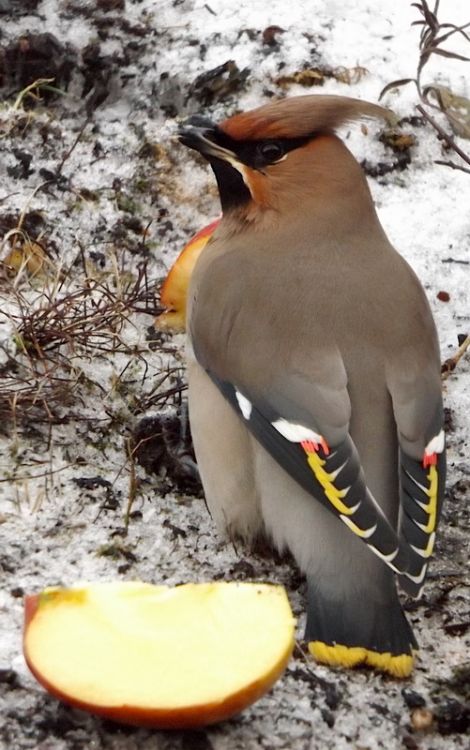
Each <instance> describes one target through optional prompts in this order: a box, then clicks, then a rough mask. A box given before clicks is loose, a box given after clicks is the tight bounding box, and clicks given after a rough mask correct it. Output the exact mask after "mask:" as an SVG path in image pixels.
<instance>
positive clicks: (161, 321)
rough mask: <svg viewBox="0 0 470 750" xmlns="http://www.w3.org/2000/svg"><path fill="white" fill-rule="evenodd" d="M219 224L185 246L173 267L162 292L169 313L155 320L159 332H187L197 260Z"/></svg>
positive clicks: (218, 220)
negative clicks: (189, 304) (188, 310)
mask: <svg viewBox="0 0 470 750" xmlns="http://www.w3.org/2000/svg"><path fill="white" fill-rule="evenodd" d="M219 222H220V219H215V221H213V222H211V223H210V224H209V225H208V226H207V227H204V229H201V231H200V232H198V233H197V234H195V235H194V237H192V238H191V239H190V240H189V242H188V243H187V244H186V245H185V246H184V248H183V250H182V251H181V253H180V254H179V256H178V258H177V259H176V261H175V263H174V264H173V266H172V267H171V269H170V271H169V273H168V276H167V277H166V279H165V281H164V283H163V286H162V288H161V292H160V302H161V303H162V305H163V307H165V308H166V310H167V312H164V313H162V314H161V315H159V316H158V318H157V319H156V320H155V327H156V328H157V329H158V330H159V331H174V332H181V331H184V330H185V325H186V300H187V295H188V285H189V280H190V278H191V274H192V272H193V268H194V266H195V265H196V261H197V259H198V258H199V256H200V254H201V252H202V251H203V250H204V248H205V246H206V245H207V243H208V241H209V240H210V238H211V237H212V235H213V233H214V231H215V229H216V227H217V226H218V224H219Z"/></svg>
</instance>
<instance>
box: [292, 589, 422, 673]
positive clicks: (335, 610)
mask: <svg viewBox="0 0 470 750" xmlns="http://www.w3.org/2000/svg"><path fill="white" fill-rule="evenodd" d="M389 585H390V588H389V590H388V591H382V592H380V596H379V597H374V596H372V594H371V592H370V591H367V590H363V591H362V592H356V594H355V595H354V596H352V595H348V596H347V597H344V598H343V599H342V600H341V601H340V600H338V599H332V598H328V596H327V594H326V593H325V591H324V590H320V589H319V588H318V586H317V585H316V581H314V580H310V579H309V581H308V608H307V627H306V633H305V638H306V639H307V640H308V642H309V644H308V647H309V651H310V653H311V654H312V655H313V656H314V658H315V659H316V660H317V661H319V662H321V663H323V664H328V665H330V666H341V667H356V666H370V667H374V668H375V669H378V670H380V671H382V672H388V673H389V674H391V675H393V676H394V677H407V676H408V675H409V674H410V672H411V670H412V669H413V661H414V656H413V654H414V651H416V650H417V649H418V644H417V642H416V639H415V637H414V635H413V631H412V629H411V627H410V625H409V623H408V621H407V619H406V617H405V614H404V612H403V610H402V608H401V605H400V602H399V600H398V595H397V592H396V589H395V583H394V581H393V578H392V580H391V581H390V584H389ZM392 586H393V588H392ZM328 593H329V592H328Z"/></svg>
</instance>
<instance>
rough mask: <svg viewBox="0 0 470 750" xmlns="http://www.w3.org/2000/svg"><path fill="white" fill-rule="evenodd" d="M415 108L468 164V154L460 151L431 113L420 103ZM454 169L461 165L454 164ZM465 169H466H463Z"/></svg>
mask: <svg viewBox="0 0 470 750" xmlns="http://www.w3.org/2000/svg"><path fill="white" fill-rule="evenodd" d="M416 109H417V110H418V112H420V113H421V114H422V115H423V117H424V118H425V120H427V121H428V122H429V124H430V125H432V126H433V128H434V130H435V131H436V132H437V133H438V134H439V136H440V138H442V140H443V141H445V142H446V143H447V145H448V146H449V148H451V149H452V150H453V151H455V153H456V154H458V155H459V156H460V158H461V159H463V160H464V162H465V163H466V164H469V165H470V156H469V155H468V154H466V153H465V151H462V149H461V148H460V147H459V146H457V144H456V142H455V141H454V139H453V138H452V136H450V135H449V134H448V133H446V131H445V130H444V128H441V126H440V125H439V123H438V122H436V120H435V119H434V117H431V115H430V114H429V112H426V110H425V109H424V107H423V106H422V105H421V104H418V105H417V107H416ZM442 163H445V162H441V164H442ZM454 169H461V167H458V166H457V165H454ZM465 171H467V170H465Z"/></svg>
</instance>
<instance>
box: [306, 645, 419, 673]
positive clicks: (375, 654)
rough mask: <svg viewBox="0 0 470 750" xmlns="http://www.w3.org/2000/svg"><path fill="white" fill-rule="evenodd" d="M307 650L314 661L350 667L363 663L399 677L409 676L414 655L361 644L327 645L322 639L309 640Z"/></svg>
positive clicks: (332, 665)
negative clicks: (393, 652) (364, 646)
mask: <svg viewBox="0 0 470 750" xmlns="http://www.w3.org/2000/svg"><path fill="white" fill-rule="evenodd" d="M308 650H309V651H310V653H311V654H312V656H313V657H314V659H316V661H318V662H320V663H321V664H328V666H330V667H346V668H347V669H351V668H352V667H358V666H360V665H364V666H368V667H373V668H374V669H378V670H379V671H381V672H387V673H388V674H391V675H392V676H393V677H399V678H404V677H409V675H410V674H411V672H412V670H413V664H414V657H413V656H411V655H410V654H398V655H397V656H394V655H392V654H391V653H390V652H384V653H380V652H379V651H369V649H367V648H363V647H362V646H352V647H351V646H343V645H341V644H336V645H335V646H328V645H327V644H326V643H323V642H322V641H311V642H310V643H309V644H308Z"/></svg>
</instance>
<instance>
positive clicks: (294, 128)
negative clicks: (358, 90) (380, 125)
mask: <svg viewBox="0 0 470 750" xmlns="http://www.w3.org/2000/svg"><path fill="white" fill-rule="evenodd" d="M370 118H377V119H384V120H386V121H388V122H389V123H393V122H396V118H395V115H394V114H393V112H391V111H390V110H389V109H385V108H384V107H381V106H379V105H378V104H372V103H371V102H364V101H361V100H360V99H350V98H348V97H344V96H325V95H315V94H313V95H310V96H294V97H292V98H290V99H280V100H278V101H275V102H270V103H269V104H265V105H264V106H262V107H257V108H256V109H252V110H251V111H249V112H242V113H240V114H238V115H234V116H233V117H230V118H228V119H227V120H224V122H222V124H221V125H220V127H221V129H222V130H223V131H224V132H225V133H227V135H229V136H230V137H231V138H234V139H235V140H240V141H242V140H243V141H244V140H261V139H264V138H301V137H304V136H309V135H312V134H314V133H318V132H323V133H325V132H332V131H335V130H336V129H337V128H339V127H341V125H345V124H347V123H348V122H353V121H354V120H361V119H370Z"/></svg>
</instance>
